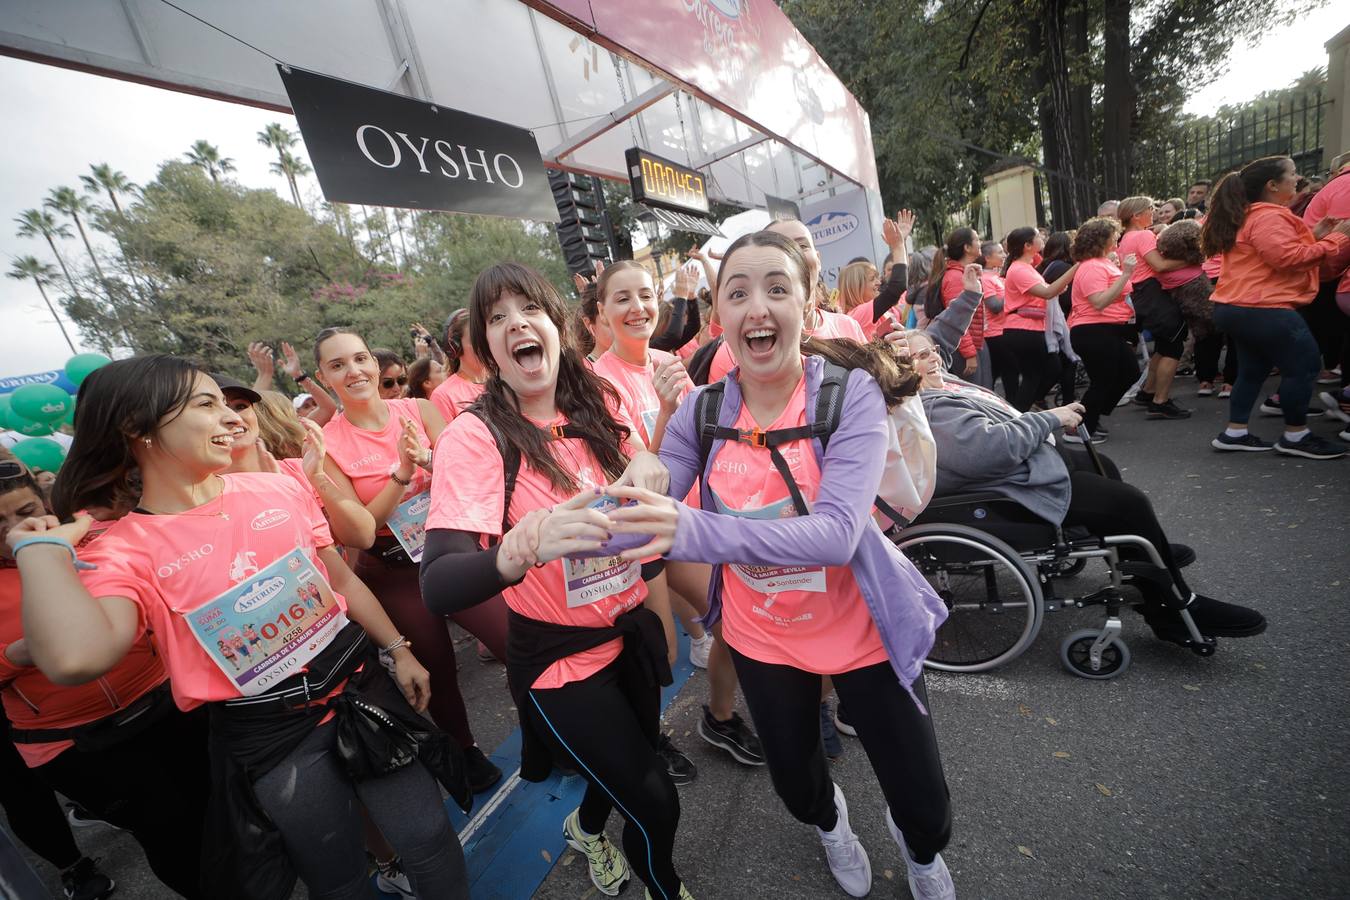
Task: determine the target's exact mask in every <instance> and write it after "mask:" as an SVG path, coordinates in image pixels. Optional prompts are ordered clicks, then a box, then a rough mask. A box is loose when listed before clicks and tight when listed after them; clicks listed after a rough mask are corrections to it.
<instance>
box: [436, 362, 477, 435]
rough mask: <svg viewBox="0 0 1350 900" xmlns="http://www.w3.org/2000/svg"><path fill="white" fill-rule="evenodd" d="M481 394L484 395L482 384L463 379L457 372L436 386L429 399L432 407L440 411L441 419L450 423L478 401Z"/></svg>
mask: <svg viewBox="0 0 1350 900" xmlns="http://www.w3.org/2000/svg"><path fill="white" fill-rule="evenodd" d="M481 393H483V386H482V385H481V384H474V383H473V382H472V381H470V380H468V379H467V378H461V377H460V375H459V373H458V372H456V373H455V374H453V375H451V376H450V377H449V378H447V379H445V380H444V381H442V382H441V383H440V384H438V385H436V390H434V391H432V392H431V397H430V398H429V399H430V400H431V405H432V406H434V407H436V408H437V409H438V410H440V411H441V417H442V418H444V419H445V421H446V422H447V423H449V422H450V421H452V420H453V419H454V418H455V416H457V415H459V414H460V411H461V410H463V409H466V408H468V406H469V405H470V404H471V403H473V401H475V400H477V399H478V395H479V394H481Z"/></svg>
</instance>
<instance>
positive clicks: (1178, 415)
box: [1145, 400, 1191, 419]
mask: <svg viewBox="0 0 1350 900" xmlns="http://www.w3.org/2000/svg"><path fill="white" fill-rule="evenodd" d="M1190 417H1191V411H1190V410H1189V409H1182V408H1181V407H1180V406H1177V404H1176V402H1175V401H1173V400H1168V401H1166V402H1165V403H1150V404H1149V405H1148V414H1147V415H1146V416H1145V418H1147V419H1189V418H1190Z"/></svg>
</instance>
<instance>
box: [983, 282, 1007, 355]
mask: <svg viewBox="0 0 1350 900" xmlns="http://www.w3.org/2000/svg"><path fill="white" fill-rule="evenodd" d="M980 284H981V285H982V286H983V294H984V296H986V297H1002V298H1003V300H1004V304H1005V305H1004V308H1003V309H1001V310H999V311H998V312H990V311H989V304H987V303H986V304H985V312H986V314H985V317H984V336H985V338H986V339H988V338H991V337H999V336H1000V335H1002V334H1003V329H1004V327H1005V323H1006V322H1007V318H1008V308H1007V305H1006V304H1007V299H1008V286H1007V283H1006V282H1005V281H1004V279H1003V276H1001V275H999V274H998V272H997V271H995V270H993V269H985V270H984V271H983V272H981V273H980Z"/></svg>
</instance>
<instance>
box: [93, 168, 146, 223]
mask: <svg viewBox="0 0 1350 900" xmlns="http://www.w3.org/2000/svg"><path fill="white" fill-rule="evenodd" d="M89 171H90V172H91V173H92V174H90V175H81V176H80V181H82V182H84V189H85V191H86V192H88V193H90V194H97V193H98V192H100V191H103V192H105V193H107V195H108V199H109V200H110V201H112V205H113V209H115V210H117V214H118V215H119V216H120V215H122V204H121V203H119V202H118V200H117V195H118V194H130V193H131V192H132V191H134V190H136V185H134V184H132V183H131V180H130V179H129V178H127V176H126V175H125V174H124V173H122V172H119V171H117V170H116V169H114V168H113V167H112V166H110V165H108V164H107V163H99V164H98V165H94V164H93V163H90V164H89Z"/></svg>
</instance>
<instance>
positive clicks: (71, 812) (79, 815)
mask: <svg viewBox="0 0 1350 900" xmlns="http://www.w3.org/2000/svg"><path fill="white" fill-rule="evenodd" d="M66 821H67V822H69V823H70V824H71V826H72V827H74V828H95V827H99V826H101V827H103V828H114V829H116V828H117V826H116V825H114V824H113V823H111V822H105V821H103V820H102V819H100V818H99V817H98V816H96V815H94V814H93V813H91V812H90V811H89V810H87V809H85V808H84V807H83V806H80V804H78V803H67V804H66ZM119 830H120V829H119Z"/></svg>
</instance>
